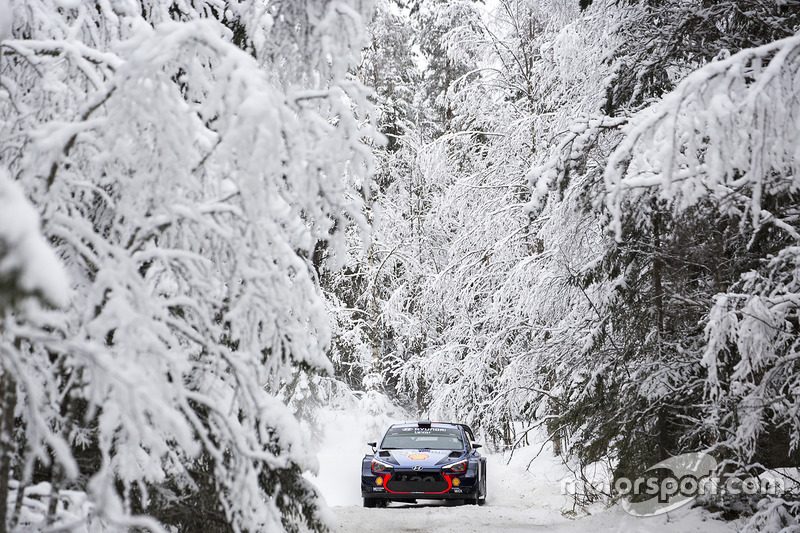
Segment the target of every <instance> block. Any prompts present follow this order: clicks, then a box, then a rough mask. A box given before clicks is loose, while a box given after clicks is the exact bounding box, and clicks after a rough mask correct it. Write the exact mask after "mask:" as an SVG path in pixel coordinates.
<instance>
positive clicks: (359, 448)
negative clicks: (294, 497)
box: [314, 412, 735, 533]
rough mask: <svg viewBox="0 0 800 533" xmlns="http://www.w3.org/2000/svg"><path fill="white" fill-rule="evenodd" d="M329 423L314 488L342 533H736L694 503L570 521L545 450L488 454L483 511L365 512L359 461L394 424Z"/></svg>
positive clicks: (442, 507)
mask: <svg viewBox="0 0 800 533" xmlns="http://www.w3.org/2000/svg"><path fill="white" fill-rule="evenodd" d="M326 422H327V423H326V426H327V427H326V428H325V442H324V443H322V445H321V447H320V452H319V460H320V472H319V475H318V476H316V477H315V478H314V482H315V483H316V484H317V486H318V487H319V488H320V490H321V492H322V494H323V496H324V497H325V499H326V501H327V503H328V505H330V506H331V511H332V516H330V522H331V525H332V527H333V531H334V532H336V533H361V532H363V533H395V532H397V533H423V532H424V533H450V532H452V531H459V532H465V533H484V532H490V533H513V532H522V531H532V532H536V531H549V532H554V533H579V532H580V533H583V532H587V531H588V532H592V533H605V532H624V533H688V532H695V531H696V532H698V533H699V532H702V533H729V532H732V531H735V528H734V527H733V524H728V523H722V522H717V521H715V520H709V519H708V518H707V515H706V513H704V512H703V511H701V510H698V509H690V508H689V506H688V505H687V506H684V507H681V508H679V509H677V510H675V511H673V512H670V513H668V514H666V515H661V516H654V517H649V518H637V517H633V516H630V515H627V514H625V513H624V512H623V511H622V510H620V509H619V508H618V507H614V508H611V509H604V508H603V507H602V506H598V507H597V508H596V509H594V510H593V513H594V514H591V515H589V516H583V517H582V518H578V519H570V518H567V517H566V516H565V513H564V512H565V511H570V510H571V509H572V505H571V503H572V502H571V499H570V498H569V497H567V496H563V495H561V491H560V488H561V480H562V479H564V478H565V477H566V476H567V475H568V472H567V471H566V469H565V468H564V466H563V465H562V464H561V462H560V460H558V459H557V458H555V457H553V456H552V454H551V453H548V449H547V446H545V451H544V453H541V454H539V456H538V457H536V458H535V459H534V454H535V451H538V449H539V446H533V447H531V448H528V449H523V450H520V451H518V452H517V453H516V454H515V455H514V457H513V459H512V460H511V461H510V464H508V463H509V460H508V457H507V456H506V457H503V456H500V455H490V456H489V457H488V468H487V471H488V475H489V477H488V490H489V498H488V502H487V504H486V505H484V506H476V505H448V504H447V503H445V502H436V501H426V500H420V502H419V503H418V504H401V503H390V504H389V506H388V507H386V508H377V509H366V508H363V507H362V506H361V493H360V489H359V486H360V478H359V476H360V465H361V458H362V457H363V455H364V453H366V452H368V451H369V448H368V447H366V445H365V444H364V443H365V442H366V441H367V440H374V439H375V438H377V436H378V435H377V434H376V433H377V432H378V431H379V430H378V428H383V427H385V426H386V425H388V421H381V422H379V423H377V424H375V423H372V424H371V423H369V422H368V421H365V420H364V418H363V417H358V416H356V415H355V414H352V413H342V412H338V413H337V412H330V413H329V416H328V417H327V420H326ZM384 422H386V423H384ZM370 427H371V428H372V429H369V428H370ZM531 460H533V461H532V462H531ZM529 463H530V470H527V469H526V467H527V466H528V464H529Z"/></svg>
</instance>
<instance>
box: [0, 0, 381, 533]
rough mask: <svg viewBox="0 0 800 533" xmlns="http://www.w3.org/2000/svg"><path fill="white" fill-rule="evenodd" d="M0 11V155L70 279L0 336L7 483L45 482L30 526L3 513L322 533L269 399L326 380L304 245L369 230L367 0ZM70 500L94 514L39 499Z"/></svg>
mask: <svg viewBox="0 0 800 533" xmlns="http://www.w3.org/2000/svg"><path fill="white" fill-rule="evenodd" d="M9 9H10V13H11V14H12V17H11V18H10V20H11V36H10V38H7V39H5V40H3V41H2V44H1V45H0V52H1V54H0V57H1V58H2V71H1V72H2V78H0V147H2V152H0V162H1V163H2V165H3V167H4V168H7V169H8V170H9V172H10V174H11V175H13V176H14V179H15V181H16V182H17V184H18V186H20V187H22V189H23V190H24V191H25V194H26V195H27V196H28V197H30V198H31V199H32V201H33V203H34V205H36V206H37V207H38V209H39V210H40V212H41V217H42V222H43V232H44V234H45V235H46V236H47V237H48V238H49V239H50V240H51V242H52V243H53V244H54V246H55V249H56V251H57V253H58V255H59V256H60V258H61V259H62V261H63V263H64V264H65V266H66V269H67V272H68V275H69V278H70V280H71V281H72V286H73V289H74V291H73V295H72V297H71V299H70V301H69V304H68V305H67V306H66V307H65V308H64V310H63V311H61V312H58V313H50V314H46V315H41V314H40V315H37V316H35V317H30V318H26V319H25V320H23V319H22V318H19V319H18V320H10V321H7V322H6V323H5V327H4V332H3V344H2V350H3V353H4V357H3V360H4V367H5V368H8V369H10V371H11V372H13V377H14V379H15V381H16V384H17V391H16V393H17V395H18V397H19V402H18V405H19V406H20V407H19V408H18V411H17V413H16V418H17V421H16V423H17V425H18V426H17V427H19V428H20V430H19V434H18V439H17V440H16V450H15V456H14V465H13V469H14V470H13V475H14V478H15V479H16V480H17V481H18V482H19V488H18V490H17V493H18V494H22V493H24V492H25V491H26V486H30V485H31V484H32V483H34V482H38V481H48V482H49V483H50V486H51V488H52V489H51V490H52V494H51V497H50V499H49V502H50V503H49V509H48V512H47V513H45V515H46V516H38V517H37V516H35V513H34V515H31V514H30V511H31V510H30V509H27V508H26V507H25V506H24V505H23V499H22V498H17V499H16V501H17V502H19V504H18V505H15V506H14V508H13V511H12V513H11V516H10V517H9V518H10V522H11V523H12V524H14V523H21V521H24V520H27V521H28V522H29V523H30V525H31V527H44V526H45V525H47V526H49V525H52V524H55V523H58V524H60V525H64V524H67V523H69V522H70V520H73V519H74V520H77V522H75V523H74V524H70V526H69V527H73V528H78V527H83V528H88V527H89V524H87V523H86V521H87V520H91V522H92V524H100V523H102V524H103V527H105V528H106V529H111V530H113V529H126V528H128V527H142V528H150V529H159V527H161V526H160V524H162V525H169V526H171V527H173V528H176V529H177V530H181V531H193V530H197V528H198V526H197V524H199V523H201V522H202V523H203V526H204V530H206V531H211V530H214V531H266V530H269V531H276V530H283V529H286V530H296V529H297V528H298V527H299V525H300V524H303V523H305V524H307V525H308V526H310V527H311V528H312V529H321V528H323V527H324V521H323V519H322V517H321V515H320V514H319V513H318V505H319V502H318V498H317V493H316V490H315V489H314V488H313V486H311V485H310V484H309V482H308V481H307V480H305V478H303V477H302V472H303V471H304V470H307V469H314V468H315V458H314V457H313V455H312V453H311V450H310V448H309V447H308V445H307V443H306V439H305V438H304V434H303V431H302V430H301V426H300V425H299V423H298V421H297V419H296V418H295V417H294V415H293V412H292V410H291V409H290V408H289V407H288V406H287V405H285V404H284V403H283V402H281V401H280V400H279V396H278V394H279V392H280V389H281V387H282V384H283V383H284V382H288V381H290V380H291V379H292V376H293V369H295V368H298V367H299V368H303V369H307V370H310V371H329V370H330V369H331V366H330V363H329V361H328V360H327V359H326V357H325V355H326V350H327V347H328V345H329V342H330V333H329V329H328V325H327V319H326V315H325V311H324V307H323V304H322V300H321V298H320V295H319V293H318V288H317V285H316V283H315V277H314V274H313V267H312V265H311V257H312V255H313V251H314V247H315V245H316V244H317V243H318V242H320V241H324V242H326V243H327V245H328V246H329V247H330V248H331V249H343V248H344V245H345V236H344V232H345V229H346V228H347V227H350V226H351V225H352V224H353V223H355V225H356V227H357V228H362V229H363V228H365V227H366V225H365V222H364V219H363V215H362V209H361V205H362V204H361V202H362V200H361V198H362V192H361V190H362V189H364V190H369V175H370V172H371V154H370V153H369V148H368V147H367V146H366V145H365V144H363V143H362V139H363V138H364V137H369V136H371V135H372V129H371V127H370V125H369V122H366V121H364V120H363V118H364V117H365V116H366V113H367V110H368V108H369V103H368V101H367V94H368V93H367V91H366V90H365V89H364V87H363V85H361V84H360V83H359V82H358V80H357V79H356V78H355V77H353V76H352V75H351V74H350V72H352V71H353V70H354V69H355V67H356V66H357V65H358V61H359V54H360V50H361V48H362V46H364V44H365V42H366V40H365V32H364V29H363V18H362V17H363V16H366V15H368V14H369V5H368V2H352V3H347V2H323V1H319V2H317V1H311V0H309V1H307V2H283V1H275V2H213V1H209V2H192V3H171V2H149V1H143V2H112V3H103V2H101V3H97V4H92V3H77V2H57V1H52V0H34V1H25V2H23V1H16V0H12V1H11V2H10V4H9ZM4 21H5V19H4ZM3 214H4V215H5V213H3ZM359 231H360V230H359ZM23 275H24V274H23ZM6 361H8V362H9V363H8V365H7V366H6V365H5V362H6ZM21 406H24V408H22V407H21ZM4 415H5V413H4ZM67 488H70V489H78V490H80V491H82V492H83V493H85V494H86V497H87V502H88V503H87V505H89V506H90V507H85V508H84V509H83V510H80V509H78V510H76V509H66V508H64V507H63V506H61V505H60V504H58V498H57V496H58V494H59V490H61V489H67ZM198 507H200V508H202V509H203V510H204V514H202V515H198V514H197V513H196V512H195V509H196V508H198ZM89 510H91V513H88V511H89ZM76 515H77V516H76ZM37 520H42V522H41V523H40V524H38V523H37V522H36V521H37ZM210 528H211V529H210Z"/></svg>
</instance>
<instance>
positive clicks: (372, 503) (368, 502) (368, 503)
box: [364, 498, 378, 509]
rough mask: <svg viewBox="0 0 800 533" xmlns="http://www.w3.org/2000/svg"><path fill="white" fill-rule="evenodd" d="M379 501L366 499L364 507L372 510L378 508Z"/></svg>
mask: <svg viewBox="0 0 800 533" xmlns="http://www.w3.org/2000/svg"><path fill="white" fill-rule="evenodd" d="M377 505H378V500H377V499H375V498H364V507H368V508H370V509H372V508H373V507H377Z"/></svg>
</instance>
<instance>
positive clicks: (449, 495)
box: [361, 420, 486, 507]
mask: <svg viewBox="0 0 800 533" xmlns="http://www.w3.org/2000/svg"><path fill="white" fill-rule="evenodd" d="M474 441H475V435H474V434H473V433H472V430H471V429H470V428H469V426H467V425H466V424H455V423H450V422H429V421H427V420H423V421H420V422H414V423H405V424H394V425H392V426H390V427H389V429H388V430H387V431H386V434H385V435H384V436H383V440H381V443H380V446H378V445H377V443H376V442H369V443H367V445H369V446H371V447H372V453H371V454H367V455H365V456H364V460H363V461H362V464H361V496H362V497H363V498H364V507H376V506H378V505H385V504H386V502H389V501H397V502H416V501H417V500H461V501H465V502H468V503H473V504H477V505H482V504H484V503H485V502H486V458H485V457H482V456H481V454H479V453H478V451H477V449H478V448H480V447H481V445H480V444H476V443H475V442H474Z"/></svg>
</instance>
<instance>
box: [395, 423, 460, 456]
mask: <svg viewBox="0 0 800 533" xmlns="http://www.w3.org/2000/svg"><path fill="white" fill-rule="evenodd" d="M381 448H382V449H384V450H408V449H412V450H423V449H424V450H463V449H464V442H463V441H462V440H461V432H460V431H458V430H457V429H453V428H436V427H431V428H420V427H405V428H390V429H389V431H387V432H386V436H385V437H383V442H382V443H381Z"/></svg>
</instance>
